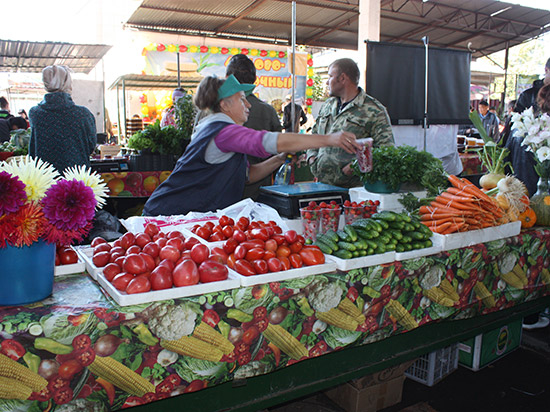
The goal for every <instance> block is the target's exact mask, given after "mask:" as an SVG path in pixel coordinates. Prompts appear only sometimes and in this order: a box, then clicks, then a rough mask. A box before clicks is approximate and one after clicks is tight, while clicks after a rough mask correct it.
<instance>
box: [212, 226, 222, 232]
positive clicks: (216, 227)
mask: <svg viewBox="0 0 550 412" xmlns="http://www.w3.org/2000/svg"><path fill="white" fill-rule="evenodd" d="M218 232H221V233H223V227H222V226H221V225H216V226H214V227H213V228H212V233H218Z"/></svg>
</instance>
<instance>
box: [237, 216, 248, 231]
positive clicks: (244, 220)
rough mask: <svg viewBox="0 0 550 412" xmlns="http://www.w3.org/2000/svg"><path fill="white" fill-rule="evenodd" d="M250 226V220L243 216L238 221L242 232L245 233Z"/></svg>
mask: <svg viewBox="0 0 550 412" xmlns="http://www.w3.org/2000/svg"><path fill="white" fill-rule="evenodd" d="M249 224H250V220H249V219H248V218H247V217H245V216H241V217H240V218H239V220H238V221H237V226H238V227H239V229H241V230H242V231H245V230H246V229H247V228H248V225H249Z"/></svg>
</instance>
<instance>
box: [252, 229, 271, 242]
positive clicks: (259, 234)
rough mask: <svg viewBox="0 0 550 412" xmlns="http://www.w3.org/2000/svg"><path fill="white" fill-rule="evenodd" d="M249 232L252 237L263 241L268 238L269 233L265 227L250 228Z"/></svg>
mask: <svg viewBox="0 0 550 412" xmlns="http://www.w3.org/2000/svg"><path fill="white" fill-rule="evenodd" d="M250 234H251V235H252V237H253V238H254V239H261V240H263V241H264V242H265V241H266V240H268V239H269V234H268V233H267V229H252V230H251V231H250Z"/></svg>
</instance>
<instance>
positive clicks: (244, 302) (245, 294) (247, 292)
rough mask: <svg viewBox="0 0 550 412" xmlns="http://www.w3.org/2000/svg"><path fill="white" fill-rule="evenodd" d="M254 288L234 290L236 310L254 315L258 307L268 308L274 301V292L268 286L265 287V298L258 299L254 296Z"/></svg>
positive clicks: (232, 293)
mask: <svg viewBox="0 0 550 412" xmlns="http://www.w3.org/2000/svg"><path fill="white" fill-rule="evenodd" d="M252 289H253V287H247V288H239V289H233V291H232V292H231V295H232V297H233V301H234V302H235V308H237V309H239V310H242V311H243V312H245V313H248V314H252V312H253V311H254V309H255V308H257V307H258V306H265V307H267V306H268V305H269V304H270V303H271V302H272V301H273V296H274V295H273V292H272V291H271V288H270V287H269V286H268V285H264V290H263V296H260V297H259V298H258V299H256V298H255V297H254V296H253V295H252Z"/></svg>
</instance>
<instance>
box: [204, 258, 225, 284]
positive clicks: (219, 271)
mask: <svg viewBox="0 0 550 412" xmlns="http://www.w3.org/2000/svg"><path fill="white" fill-rule="evenodd" d="M228 274H229V272H228V270H227V268H226V267H225V265H223V264H221V263H219V262H216V261H214V260H211V259H207V260H205V261H204V262H202V263H201V265H200V266H199V279H200V281H201V282H202V283H208V282H216V281H218V280H225V279H227V276H228Z"/></svg>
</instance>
